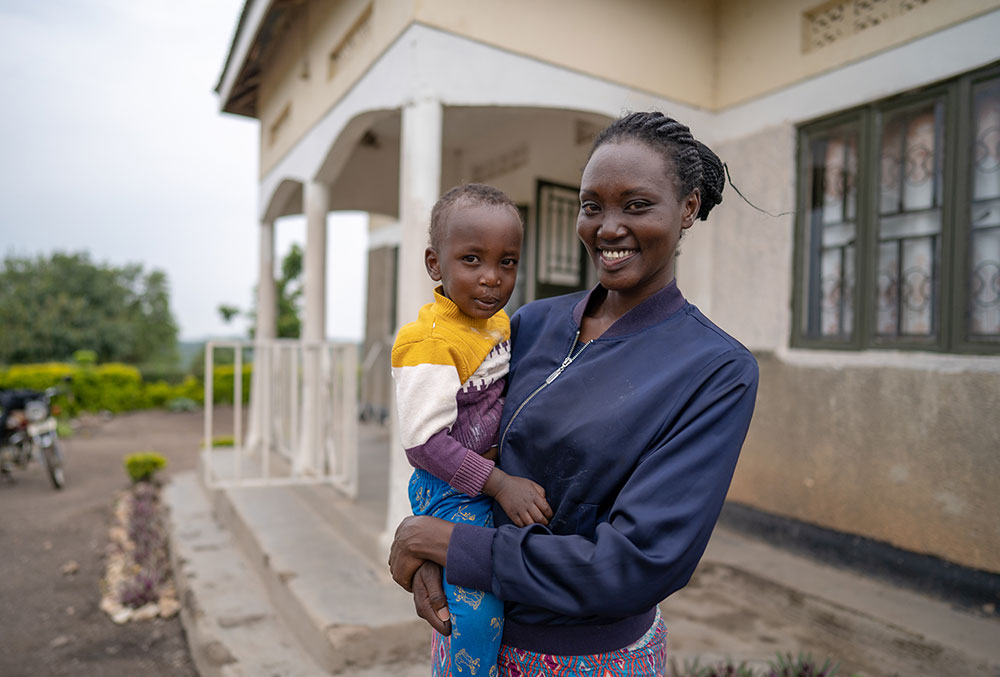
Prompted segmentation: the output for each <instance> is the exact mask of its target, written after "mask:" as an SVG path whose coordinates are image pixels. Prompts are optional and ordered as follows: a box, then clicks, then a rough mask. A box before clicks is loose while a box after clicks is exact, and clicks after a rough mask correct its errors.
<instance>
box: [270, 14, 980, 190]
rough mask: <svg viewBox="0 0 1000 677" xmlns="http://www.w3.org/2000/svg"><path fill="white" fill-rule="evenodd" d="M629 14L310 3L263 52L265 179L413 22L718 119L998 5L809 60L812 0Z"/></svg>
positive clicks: (882, 32) (837, 46)
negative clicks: (265, 55)
mask: <svg viewBox="0 0 1000 677" xmlns="http://www.w3.org/2000/svg"><path fill="white" fill-rule="evenodd" d="M624 4H625V3H614V4H612V3H607V2H602V1H601V0H551V1H549V2H543V3H539V2H534V1H533V0H509V1H507V2H485V1H480V2H454V1H453V0H344V1H343V2H323V1H320V0H313V1H311V2H307V3H303V4H302V5H299V6H297V9H295V10H294V11H289V13H288V15H287V16H288V23H287V25H285V26H284V27H283V28H282V29H281V30H280V31H279V35H280V37H279V38H278V39H277V40H276V41H275V43H274V44H271V45H269V46H268V48H267V50H266V51H267V53H268V54H269V55H270V56H269V57H268V58H269V61H267V62H266V63H265V64H264V68H263V74H262V77H261V84H260V88H259V92H258V115H259V117H260V120H261V158H260V171H261V175H262V176H263V175H265V174H266V173H267V172H268V171H269V170H270V169H271V168H272V167H273V166H274V164H275V163H276V162H277V161H278V160H279V159H280V158H281V157H282V156H283V155H284V154H285V153H286V152H287V151H288V150H289V149H290V148H291V147H292V146H293V145H294V144H295V142H296V141H298V140H299V139H300V138H301V137H302V136H303V134H304V133H305V132H306V131H307V130H308V129H309V128H310V127H311V126H312V125H313V124H315V123H316V121H317V120H319V119H320V117H321V116H322V115H323V114H324V113H326V112H327V111H328V110H329V109H330V107H331V106H333V105H334V104H335V103H336V102H337V101H338V100H339V99H340V98H341V97H342V96H343V95H344V94H345V93H346V92H347V91H348V89H349V88H350V87H351V86H352V85H353V84H354V83H355V82H357V80H358V79H359V78H360V77H361V76H362V75H363V74H364V72H365V70H366V69H367V68H368V66H369V65H370V64H371V63H372V62H373V61H374V60H375V59H376V58H378V56H379V54H381V52H382V51H383V50H385V49H386V48H387V47H388V46H389V45H390V44H391V43H392V41H393V40H395V38H396V37H397V36H398V35H399V34H400V33H401V32H402V31H403V30H404V29H405V28H406V27H407V26H408V25H409V24H410V23H412V22H414V21H416V22H420V23H423V24H426V25H428V26H431V27H435V28H439V29H441V30H444V31H448V32H451V33H455V34H457V35H461V36H465V37H468V38H470V39H472V40H476V41H479V42H482V43H484V44H488V45H493V46H496V47H499V48H502V49H505V50H509V51H511V52H515V53H518V54H522V55H525V56H529V57H532V58H536V59H539V60H541V61H544V62H546V63H551V64H555V65H558V66H563V67H565V68H568V69H571V70H575V71H579V72H583V73H587V74H592V75H595V76H597V77H600V78H604V79H607V80H610V81H613V82H618V83H621V84H624V85H627V86H630V87H635V88H637V89H639V90H642V91H647V92H651V93H653V94H657V95H660V96H664V97H667V98H670V99H673V100H675V101H678V102H681V103H685V104H689V105H694V106H698V107H701V108H705V109H708V110H720V109H723V108H726V107H728V106H731V105H734V104H737V103H741V102H744V101H747V100H751V99H753V98H755V97H758V96H760V95H763V94H766V93H769V92H772V91H775V90H778V89H780V88H782V87H785V86H788V85H790V84H793V83H796V82H800V81H802V80H805V79H808V78H809V77H812V76H815V75H817V74H819V73H823V72H826V71H830V70H833V69H836V68H837V67H839V66H842V65H844V64H847V63H851V62H854V61H858V60H860V59H863V58H864V57H867V56H870V55H872V54H875V53H878V52H880V51H883V50H885V49H888V48H891V47H893V46H896V45H900V44H904V43H906V42H909V41H911V40H913V39H915V38H917V37H920V36H923V35H927V34H929V33H932V32H934V31H937V30H940V29H941V28H943V27H946V26H949V25H952V24H955V23H958V22H961V21H963V20H966V19H969V18H971V17H974V16H977V15H979V14H982V13H984V12H987V11H990V10H993V9H996V8H998V7H1000V0H961V1H960V2H950V1H948V0H929V1H928V2H926V3H925V4H916V5H915V7H914V8H913V9H912V10H910V11H908V12H905V13H903V14H899V15H897V16H892V17H890V18H888V19H886V20H885V21H883V22H882V23H880V24H879V25H876V26H871V27H869V28H866V29H864V30H862V31H860V32H856V33H854V34H851V35H847V36H844V37H842V38H840V39H838V40H836V41H834V42H832V43H830V44H827V45H825V46H823V47H819V48H816V49H813V50H810V51H805V48H804V40H803V34H804V22H805V18H804V17H805V14H806V13H807V12H810V11H812V10H814V9H816V8H817V7H818V6H820V5H821V4H822V3H817V2H815V0H755V1H754V2H746V0H718V1H717V2H704V1H702V0H669V1H660V0H635V2H632V3H630V4H629V6H628V9H627V10H625V9H622V7H623V5H624ZM611 26H622V27H623V28H621V29H617V28H616V29H615V30H611V29H610V28H609V27H611ZM626 28H627V30H626ZM640 46H641V49H640V48H639V47H640ZM333 54H337V55H338V58H337V59H333V58H332V57H331V55H333Z"/></svg>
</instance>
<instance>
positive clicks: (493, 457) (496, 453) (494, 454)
mask: <svg viewBox="0 0 1000 677" xmlns="http://www.w3.org/2000/svg"><path fill="white" fill-rule="evenodd" d="M483 458H485V459H487V460H490V461H493V462H494V463H496V462H497V459H499V458H500V449H498V448H497V447H495V446H493V447H490V448H489V449H487V450H486V451H485V452H483Z"/></svg>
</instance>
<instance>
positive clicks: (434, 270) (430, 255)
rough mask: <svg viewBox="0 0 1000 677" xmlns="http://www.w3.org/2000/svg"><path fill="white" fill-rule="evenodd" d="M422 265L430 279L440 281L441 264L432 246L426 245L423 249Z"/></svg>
mask: <svg viewBox="0 0 1000 677" xmlns="http://www.w3.org/2000/svg"><path fill="white" fill-rule="evenodd" d="M424 266H425V267H426V268H427V274H428V275H430V276H431V279H432V280H434V281H435V282H440V281H441V264H440V263H439V262H438V253H437V251H436V250H435V249H434V247H428V248H427V249H425V250H424Z"/></svg>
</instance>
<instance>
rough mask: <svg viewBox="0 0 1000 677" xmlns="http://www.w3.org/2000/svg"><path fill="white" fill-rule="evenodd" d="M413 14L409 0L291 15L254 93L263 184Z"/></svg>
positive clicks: (307, 8) (316, 4)
mask: <svg viewBox="0 0 1000 677" xmlns="http://www.w3.org/2000/svg"><path fill="white" fill-rule="evenodd" d="M413 9H414V5H413V2H412V1H410V0H343V1H342V2H320V1H317V0H314V1H312V2H307V3H304V4H302V5H300V6H299V9H298V10H296V11H292V12H290V13H289V14H290V20H291V22H290V24H289V25H288V26H287V27H286V28H285V29H284V30H283V32H282V33H281V36H280V38H279V39H278V40H277V41H276V44H273V45H270V46H269V47H268V49H267V52H268V53H269V54H270V55H271V56H270V60H269V61H267V62H266V63H265V67H264V68H263V73H262V75H261V83H260V89H259V92H258V108H257V112H258V116H259V118H260V134H261V138H260V175H261V176H265V175H266V174H267V173H268V171H270V170H271V168H272V167H274V165H275V163H276V162H277V161H278V160H280V159H281V157H282V156H283V155H284V154H285V153H287V152H288V150H289V149H290V148H291V147H292V146H293V145H294V144H295V142H296V141H298V140H299V139H300V138H302V136H303V135H304V134H305V133H306V132H307V131H308V130H309V129H310V128H311V127H312V126H313V125H314V124H316V122H317V121H318V120H319V119H320V117H322V116H323V114H324V113H326V112H327V111H328V110H329V109H330V107H331V106H333V105H334V104H335V103H336V102H337V101H338V100H339V99H340V98H341V97H342V96H344V94H345V93H346V92H347V91H348V89H350V87H351V86H352V85H353V84H354V83H355V82H357V80H358V79H359V78H360V77H361V76H362V75H363V74H364V72H365V70H366V69H367V68H368V66H370V65H371V63H372V62H373V61H374V60H375V59H376V58H377V57H378V55H379V54H380V53H381V52H382V51H383V50H384V49H385V48H386V47H388V46H389V45H390V44H391V43H392V41H393V40H394V39H395V38H396V36H397V35H399V33H400V32H402V31H403V29H404V28H406V26H407V25H409V23H410V21H411V20H412V16H413ZM334 53H336V54H338V58H336V59H333V58H332V56H331V55H332V54H334Z"/></svg>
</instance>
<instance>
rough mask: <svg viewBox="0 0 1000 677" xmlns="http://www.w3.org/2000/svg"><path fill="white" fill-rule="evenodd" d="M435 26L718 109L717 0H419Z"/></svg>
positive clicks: (424, 18)
mask: <svg viewBox="0 0 1000 677" xmlns="http://www.w3.org/2000/svg"><path fill="white" fill-rule="evenodd" d="M416 4H417V11H416V19H417V20H418V21H420V22H422V23H425V24H427V25H429V26H435V27H438V28H441V29H443V30H447V31H451V32H453V33H457V34H459V35H464V36H466V37H469V38H471V39H473V40H477V41H479V42H483V43H485V44H488V45H494V46H496V47H500V48H503V49H507V50H510V51H512V52H517V53H518V54H524V55H525V56H530V57H534V58H536V59H539V60H541V61H545V62H548V63H553V64H556V65H559V66H564V67H566V68H569V69H571V70H575V71H581V72H583V73H587V74H590V75H595V76H597V77H600V78H606V79H608V80H611V81H614V82H619V83H622V84H625V85H628V86H630V87H635V88H636V89H640V90H643V91H647V92H652V93H654V94H660V95H662V96H666V97H669V98H671V99H674V100H676V101H680V102H683V103H687V104H692V105H695V106H700V107H703V108H709V107H711V106H712V98H713V82H712V80H713V71H714V60H715V59H714V48H715V5H716V3H715V2H706V1H705V0H634V1H631V2H607V1H606V0H546V1H545V2H538V1H537V0H505V1H504V2H485V1H483V0H480V1H478V2H454V0H417V3H416Z"/></svg>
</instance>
